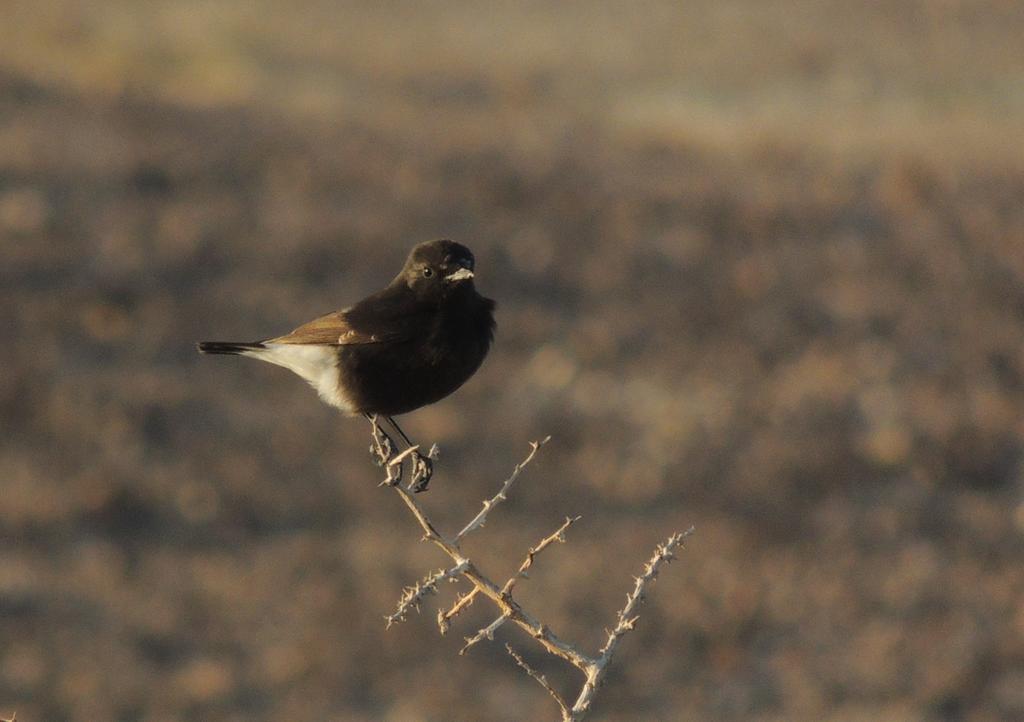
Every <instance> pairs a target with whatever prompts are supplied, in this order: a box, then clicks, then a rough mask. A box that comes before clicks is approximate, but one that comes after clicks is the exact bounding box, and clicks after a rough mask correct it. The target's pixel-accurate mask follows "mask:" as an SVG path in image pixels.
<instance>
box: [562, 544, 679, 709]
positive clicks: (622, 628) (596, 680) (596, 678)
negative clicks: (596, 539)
mask: <svg viewBox="0 0 1024 722" xmlns="http://www.w3.org/2000/svg"><path fill="white" fill-rule="evenodd" d="M692 533H693V527H692V526H691V527H690V528H689V529H687V530H686V531H684V532H680V533H678V534H673V535H672V536H670V537H669V538H668V540H666V541H665V543H664V544H659V545H658V546H657V548H656V549H655V550H654V555H653V556H652V557H651V559H650V561H648V562H647V564H645V565H644V571H643V574H641V575H640V576H639V577H637V578H636V584H635V585H634V586H633V591H631V592H630V593H629V594H627V595H626V605H625V606H624V607H623V608H622V609H620V610H619V614H618V621H617V622H616V624H615V628H614V629H613V630H612V631H610V632H609V633H608V640H607V641H606V642H605V644H604V646H603V647H602V648H601V651H600V656H599V657H598V658H597V659H596V660H594V662H593V664H592V665H591V666H590V667H589V668H588V669H587V670H585V673H586V675H587V681H586V682H584V683H583V689H582V690H580V695H579V697H577V698H576V702H575V703H574V704H573V706H572V716H571V718H570V719H572V720H579V719H582V718H583V715H584V714H586V713H587V711H588V710H589V709H590V705H591V704H592V703H593V701H594V695H595V694H597V689H598V687H600V685H601V682H602V681H603V680H604V676H605V674H607V672H608V664H609V662H611V660H612V655H613V654H615V649H616V648H617V647H618V646H619V642H620V641H621V640H622V637H623V635H625V634H626V633H627V632H630V631H632V630H633V628H634V627H635V625H636V621H637V619H639V616H637V614H636V612H637V609H638V608H639V607H640V604H641V603H642V602H643V600H644V594H645V593H646V591H647V585H648V584H650V583H651V582H652V581H654V579H655V578H656V577H657V576H658V570H659V569H660V567H661V566H662V565H663V564H667V563H669V562H671V561H672V560H673V559H675V551H676V549H677V548H678V547H680V546H681V545H682V543H683V540H684V539H686V537H688V536H690V534H692Z"/></svg>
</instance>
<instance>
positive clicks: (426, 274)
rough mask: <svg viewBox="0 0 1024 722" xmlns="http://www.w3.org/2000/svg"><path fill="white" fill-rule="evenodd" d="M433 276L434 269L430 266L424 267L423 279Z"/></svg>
mask: <svg viewBox="0 0 1024 722" xmlns="http://www.w3.org/2000/svg"><path fill="white" fill-rule="evenodd" d="M433 275H434V269H433V268H431V267H430V266H427V267H425V268H424V269H423V277H424V278H430V277H431V276H433Z"/></svg>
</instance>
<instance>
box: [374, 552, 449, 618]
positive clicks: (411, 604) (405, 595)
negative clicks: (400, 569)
mask: <svg viewBox="0 0 1024 722" xmlns="http://www.w3.org/2000/svg"><path fill="white" fill-rule="evenodd" d="M465 569H466V567H465V565H464V564H456V565H455V566H454V567H452V568H451V569H439V570H438V571H436V572H434V573H433V574H428V575H427V576H426V577H424V578H423V580H422V581H419V582H416V583H415V584H413V585H412V586H411V587H406V588H405V589H404V590H403V591H402V597H401V598H400V599H399V600H398V608H397V609H395V611H394V613H393V614H389V615H388V616H386V617H384V620H385V621H386V622H387V626H386V627H385V629H390V628H391V625H392V624H394V623H395V622H404V621H405V617H406V615H407V614H408V613H409V610H410V609H415V610H416V611H417V612H418V611H419V610H420V602H422V601H423V598H424V597H426V596H427V595H428V594H437V585H438V584H439V583H440V582H442V581H444V580H445V579H448V580H451V581H455V577H457V576H459V575H460V574H462V572H463V571H465Z"/></svg>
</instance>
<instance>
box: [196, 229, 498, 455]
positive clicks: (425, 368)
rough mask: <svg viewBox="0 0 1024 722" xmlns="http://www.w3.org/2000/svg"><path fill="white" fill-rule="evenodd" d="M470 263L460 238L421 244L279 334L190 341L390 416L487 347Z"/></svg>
mask: <svg viewBox="0 0 1024 722" xmlns="http://www.w3.org/2000/svg"><path fill="white" fill-rule="evenodd" d="M473 267H474V259H473V254H472V253H471V252H470V250H469V249H468V248H466V247H465V246H463V245H461V244H458V243H455V242H453V241H448V240H442V241H429V242H427V243H421V244H419V245H418V246H416V247H415V248H413V249H412V252H411V253H410V254H409V258H408V259H407V260H406V262H405V266H404V267H403V268H402V271H401V273H399V274H398V275H397V276H396V277H395V279H394V280H393V281H392V282H391V283H390V284H388V286H387V287H386V288H384V289H383V290H381V291H378V292H377V293H375V294H373V295H371V296H368V297H367V298H365V299H363V300H362V301H360V302H359V303H357V304H355V305H354V306H350V307H348V308H345V309H342V310H341V311H335V312H334V313H329V314H327V315H326V316H321V317H320V318H316V319H314V320H312V321H310V322H309V323H307V324H304V325H302V326H299V327H298V328H297V329H295V330H294V331H292V332H291V333H289V334H286V335H284V336H278V337H276V338H269V339H264V340H262V341H251V342H244V343H237V342H230V341H202V342H200V343H199V344H198V348H199V351H200V352H201V353H211V354H238V355H242V356H250V357H252V358H255V359H259V360H261V361H268V362H270V363H272V364H277V365H278V366H284V367H285V368H287V369H289V370H291V371H293V372H295V373H296V374H298V375H299V376H301V377H302V378H304V379H305V380H306V381H308V382H309V384H310V385H311V386H312V387H313V388H315V389H316V390H317V392H318V393H319V394H320V398H322V399H323V400H324V401H326V402H327V403H328V404H331V405H332V406H336V407H337V408H339V409H341V410H342V411H343V412H345V413H346V414H363V415H365V416H368V417H372V416H374V415H381V416H384V417H387V418H388V420H389V421H391V422H392V424H393V425H394V420H393V419H391V418H390V417H392V416H393V415H395V414H404V413H407V412H409V411H413V410H414V409H418V408H420V407H421V406H426V405H427V404H432V403H434V402H435V401H439V400H441V399H443V398H444V397H445V396H447V395H448V394H450V393H452V392H453V391H455V390H456V389H457V388H459V387H460V386H462V384H464V383H465V382H466V381H467V380H468V379H469V377H470V376H472V375H473V373H474V372H475V371H476V370H477V369H478V368H480V364H481V363H482V362H483V360H484V357H485V356H486V355H487V351H488V349H489V348H490V346H491V341H492V340H493V338H494V313H493V312H494V301H492V300H490V299H488V298H484V297H483V296H481V295H480V294H479V293H477V291H476V287H475V286H474V284H473V278H474V276H473ZM395 428H396V429H397V428H398V427H397V425H395ZM398 430H399V432H401V429H398ZM402 436H403V437H404V436H405V434H402ZM406 441H408V439H406Z"/></svg>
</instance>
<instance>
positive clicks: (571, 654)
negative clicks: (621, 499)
mask: <svg viewBox="0 0 1024 722" xmlns="http://www.w3.org/2000/svg"><path fill="white" fill-rule="evenodd" d="M370 422H371V424H372V425H373V444H372V445H371V447H370V450H371V452H372V453H373V454H374V456H375V458H376V460H377V462H378V463H379V464H380V465H381V466H382V467H383V468H384V469H385V473H386V474H387V476H386V478H385V479H384V482H382V484H387V485H388V486H390V487H391V488H392V489H394V491H395V493H396V494H398V495H399V496H400V497H401V499H402V501H403V502H404V503H405V505H406V506H407V507H408V509H409V511H410V512H411V513H412V515H413V517H414V518H415V519H416V521H417V523H418V524H419V526H420V528H421V529H422V531H423V540H424V541H429V542H431V543H433V544H434V545H435V546H436V547H438V548H439V549H441V551H443V552H444V553H445V554H446V555H447V556H448V557H449V558H450V559H451V560H452V562H454V566H452V567H451V568H449V569H447V570H445V569H441V570H438V571H436V572H433V573H431V574H428V575H427V576H426V577H425V578H424V579H422V580H421V581H419V582H417V583H416V584H413V585H412V586H410V587H406V588H405V589H404V590H403V591H402V595H401V597H400V599H399V600H398V604H397V606H396V609H395V612H394V613H393V614H391V615H388V616H387V617H385V620H386V621H387V626H388V627H390V626H391V625H392V624H394V623H395V622H399V621H404V620H405V618H406V616H407V615H408V613H409V611H410V610H412V609H416V610H418V609H419V605H420V603H421V602H422V601H423V600H424V598H425V597H426V596H427V595H428V594H434V593H436V592H437V591H438V584H439V583H440V582H442V581H443V580H445V579H448V580H451V581H456V580H458V579H464V580H466V581H467V582H469V584H470V585H471V587H472V588H471V589H470V590H469V591H468V592H467V593H465V594H463V595H460V596H459V598H458V599H457V600H456V601H455V603H454V604H452V606H451V607H449V608H448V610H447V611H439V612H438V615H437V624H438V627H439V629H440V631H441V634H444V633H446V632H447V631H448V629H449V628H450V626H451V620H452V619H453V618H454V617H455V616H457V615H458V614H459V613H460V612H461V611H463V610H464V609H465V608H466V607H468V606H469V605H470V604H472V603H473V601H474V600H475V599H476V598H477V597H483V598H485V599H488V600H489V601H490V602H492V603H493V604H494V606H495V607H497V609H498V616H497V617H496V618H495V619H494V621H492V622H491V623H490V624H488V625H487V626H485V627H482V628H481V629H479V630H478V631H477V632H476V634H474V635H473V636H472V637H467V638H466V644H465V646H463V648H462V649H461V651H460V652H459V654H465V653H466V652H467V651H468V650H469V649H470V648H471V647H473V646H474V645H476V644H478V643H479V642H481V641H483V640H485V639H487V640H491V639H493V638H494V633H495V632H496V631H497V630H498V629H499V628H500V627H501V626H502V625H504V624H505V623H506V622H508V621H511V622H512V623H514V624H515V625H517V626H518V627H520V628H521V629H523V630H524V631H525V632H526V633H527V634H529V635H530V636H531V637H533V639H534V640H536V642H537V643H538V644H540V645H541V646H542V647H543V648H544V649H545V650H546V651H547V652H548V653H549V654H552V655H554V656H556V657H559V658H561V659H563V660H565V661H566V662H568V663H569V664H571V665H573V666H574V667H576V668H577V669H579V670H580V671H581V672H582V673H583V675H584V677H585V681H584V683H583V687H582V688H581V689H580V692H579V694H578V696H577V698H576V701H575V702H574V703H573V705H572V707H569V705H568V703H567V702H566V701H565V699H564V698H563V697H562V696H561V695H560V694H559V693H558V691H557V690H555V689H554V687H552V686H551V685H550V684H549V683H548V681H547V679H546V678H545V677H544V675H542V674H540V673H538V672H537V671H536V670H534V669H533V668H532V667H530V666H529V665H528V664H527V663H526V662H525V661H524V660H523V658H522V657H521V656H520V655H519V654H517V653H516V652H515V650H513V649H512V647H511V646H509V645H506V648H507V649H508V652H509V654H510V655H512V658H513V659H514V660H515V662H516V664H517V665H518V666H519V667H520V668H522V669H523V670H524V671H525V672H526V673H527V674H528V675H530V677H532V678H533V679H534V680H536V681H537V682H538V683H539V684H540V685H541V686H543V687H544V689H545V690H547V692H548V694H550V695H551V697H552V698H553V699H554V700H555V702H556V703H557V704H558V707H559V710H560V712H561V714H562V721H563V722H578V721H579V720H582V719H583V717H584V716H585V715H586V714H587V712H588V711H589V710H590V707H591V705H592V703H593V700H594V696H595V695H596V694H597V690H598V688H599V687H600V685H601V682H602V681H603V679H604V676H605V674H606V673H607V670H608V666H609V664H610V662H611V659H612V656H613V655H614V654H615V650H616V649H617V647H618V645H619V643H620V641H621V640H622V637H623V636H624V635H625V634H626V633H627V632H629V631H630V630H632V629H633V627H634V625H635V624H636V621H637V619H638V616H637V610H638V609H639V606H640V604H641V603H642V602H643V600H644V595H645V594H646V592H647V587H648V585H649V584H650V583H651V582H652V581H654V579H655V578H656V577H657V576H658V572H659V570H660V568H661V567H662V565H664V564H667V563H668V562H670V561H671V560H672V559H673V558H675V552H676V551H677V550H678V549H679V548H680V547H681V546H682V544H683V541H684V540H685V539H686V537H687V536H689V535H690V534H691V533H692V532H693V528H692V527H691V528H690V529H688V530H687V531H685V532H682V533H679V534H673V535H672V536H670V537H669V538H668V540H667V541H665V543H663V544H660V545H658V547H657V548H656V549H655V551H654V555H653V556H652V557H651V558H650V560H649V561H648V562H647V564H646V565H645V566H644V569H643V572H642V573H641V575H640V576H639V577H636V581H635V584H634V586H633V589H632V591H631V592H630V593H629V594H627V595H626V604H625V606H624V607H623V608H622V609H621V610H619V612H618V617H617V621H616V624H615V627H614V628H613V629H612V630H611V631H610V632H609V633H608V638H607V640H606V641H605V644H604V646H603V647H602V648H601V650H600V651H599V652H598V654H597V656H594V657H591V656H588V655H587V654H585V653H583V652H581V651H579V650H578V649H576V647H575V646H574V645H572V644H570V643H569V642H566V641H565V640H563V639H561V638H560V637H558V636H557V635H556V634H555V633H554V632H552V631H551V629H550V627H548V626H547V625H546V624H544V623H542V622H541V621H539V620H538V619H537V618H536V617H535V616H533V615H532V614H530V613H529V612H527V611H526V610H525V609H524V608H523V607H522V606H521V605H520V604H519V603H518V602H517V601H516V600H515V598H514V597H513V596H512V592H513V591H514V589H515V586H516V583H517V582H518V581H519V580H520V579H525V578H527V577H528V573H529V570H530V569H531V568H532V566H533V564H534V561H535V560H536V558H537V556H538V555H539V554H540V553H541V552H542V551H544V550H545V549H547V548H548V547H549V546H551V545H552V544H554V543H555V542H564V541H565V532H566V530H567V529H568V528H569V527H570V526H572V525H573V524H574V523H576V522H577V521H579V519H580V517H578V516H577V517H566V519H565V521H564V522H563V523H562V525H561V526H560V527H559V528H558V529H556V530H555V531H554V532H552V533H551V534H549V535H548V536H546V537H544V538H543V539H542V540H541V541H540V542H539V543H538V544H537V545H536V546H535V547H533V548H531V549H530V550H529V552H527V555H526V559H524V560H523V562H522V563H521V564H520V565H519V569H518V570H517V571H516V573H515V574H513V575H512V576H511V577H510V578H509V579H508V580H507V581H506V582H505V583H504V584H503V585H502V586H500V587H499V586H498V585H497V584H496V583H495V582H493V581H492V580H491V579H490V578H489V577H487V576H485V575H484V573H483V572H482V571H480V569H479V568H478V567H477V566H476V565H475V564H474V563H473V562H472V561H471V560H470V559H469V558H468V557H467V556H465V555H464V554H463V553H462V551H461V549H460V547H459V542H460V541H461V540H462V539H463V538H464V537H465V536H466V535H467V534H468V533H470V532H471V531H474V530H476V529H479V528H480V527H482V526H483V525H484V524H485V523H486V521H487V515H488V514H489V513H490V512H491V511H492V510H493V509H494V508H495V507H496V506H498V504H500V503H501V502H503V501H505V499H506V498H507V493H508V491H509V489H510V488H511V487H512V484H513V483H514V482H515V481H516V479H517V478H518V477H519V475H520V473H521V472H522V470H523V469H524V468H525V467H526V466H527V464H529V463H530V462H531V461H532V460H533V458H534V456H536V454H537V451H538V450H539V449H540V447H541V446H543V445H544V444H545V443H547V441H548V440H549V439H550V438H551V437H547V438H545V439H544V440H543V441H539V442H533V443H531V444H530V452H529V454H527V456H526V458H524V459H523V460H522V461H521V462H519V463H518V464H517V465H516V467H515V468H514V469H513V471H512V474H511V475H510V476H509V478H508V479H506V480H505V481H504V483H503V484H502V486H501V489H500V490H499V491H498V493H497V494H495V495H494V496H493V497H491V498H490V499H488V500H487V501H485V502H484V505H483V508H482V509H481V510H480V512H478V513H477V515H476V516H475V517H473V519H471V520H470V522H469V523H468V524H466V526H465V527H463V529H462V531H460V532H459V533H458V534H456V535H455V536H454V537H452V538H451V539H448V538H446V537H445V536H444V535H443V534H442V533H441V532H440V531H438V529H437V528H436V527H435V526H434V523H433V522H432V521H431V520H430V518H429V517H428V516H427V514H426V512H424V510H423V507H422V506H420V504H419V502H418V501H417V500H416V498H415V497H414V496H413V494H412V493H410V492H415V491H418V490H422V489H424V488H425V487H426V484H427V482H428V481H429V480H430V476H431V475H432V474H433V464H432V463H431V462H432V460H433V459H434V458H436V456H437V448H436V447H433V448H432V449H431V451H430V453H429V454H428V455H427V456H426V457H423V456H421V455H420V453H419V447H418V446H413V447H410V448H408V449H406V450H405V451H403V452H402V453H401V454H396V447H395V444H394V442H393V441H392V439H391V438H390V437H389V436H388V435H387V434H386V433H385V432H384V431H383V430H382V429H381V428H380V426H379V425H378V424H377V421H376V419H373V418H371V419H370ZM407 460H411V461H412V468H411V471H410V472H409V477H410V480H409V484H408V485H407V487H403V486H402V485H401V483H400V482H401V479H402V473H403V465H404V462H405V461H407Z"/></svg>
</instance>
